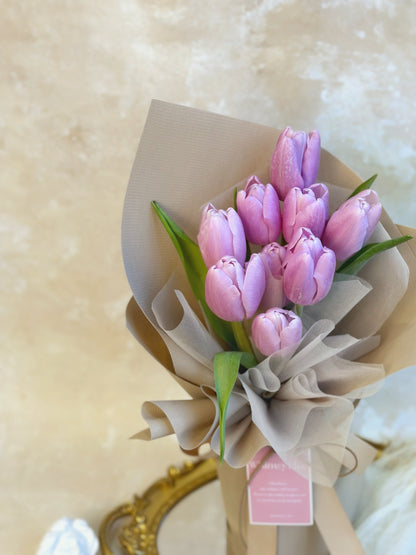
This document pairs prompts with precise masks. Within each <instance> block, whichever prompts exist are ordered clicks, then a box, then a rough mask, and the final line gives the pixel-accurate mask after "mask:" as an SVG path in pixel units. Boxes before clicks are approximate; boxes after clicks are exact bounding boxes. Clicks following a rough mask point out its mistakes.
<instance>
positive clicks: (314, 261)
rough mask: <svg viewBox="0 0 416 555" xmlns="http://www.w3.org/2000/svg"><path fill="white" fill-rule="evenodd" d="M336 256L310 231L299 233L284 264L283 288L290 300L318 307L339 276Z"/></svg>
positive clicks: (301, 230) (303, 228) (292, 242)
mask: <svg viewBox="0 0 416 555" xmlns="http://www.w3.org/2000/svg"><path fill="white" fill-rule="evenodd" d="M335 264H336V260H335V254H334V252H333V251H332V250H330V249H329V248H326V247H323V246H322V243H321V241H320V239H318V238H317V237H315V236H314V235H313V233H312V232H311V231H310V230H309V229H308V228H306V227H301V228H299V229H298V230H297V231H295V233H294V235H293V237H292V240H291V242H290V243H289V244H288V246H287V253H286V258H285V261H284V264H283V286H284V291H285V294H286V296H287V298H288V299H289V300H291V301H292V302H293V303H295V304H299V305H309V304H315V303H317V302H318V301H320V300H321V299H323V298H324V297H325V296H326V295H327V294H328V292H329V290H330V288H331V285H332V282H333V279H334V273H335Z"/></svg>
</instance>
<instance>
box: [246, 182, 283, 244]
mask: <svg viewBox="0 0 416 555" xmlns="http://www.w3.org/2000/svg"><path fill="white" fill-rule="evenodd" d="M237 211H238V215H239V216H240V218H241V221H242V222H243V226H244V231H245V233H246V238H247V241H249V242H250V243H254V244H255V245H265V244H266V243H271V242H272V241H276V239H277V238H278V237H279V235H280V232H281V227H282V226H281V217H280V204H279V197H278V196H277V193H276V191H275V190H274V189H273V187H272V186H271V185H270V183H269V184H267V185H263V184H262V183H261V182H260V180H259V179H258V177H256V176H255V175H253V176H251V177H250V178H249V179H248V181H247V184H246V186H245V189H244V191H239V192H238V194H237Z"/></svg>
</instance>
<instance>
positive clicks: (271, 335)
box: [251, 308, 302, 357]
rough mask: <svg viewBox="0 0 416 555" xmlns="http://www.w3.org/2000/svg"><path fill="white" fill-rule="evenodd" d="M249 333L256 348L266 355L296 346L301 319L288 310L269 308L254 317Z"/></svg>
mask: <svg viewBox="0 0 416 555" xmlns="http://www.w3.org/2000/svg"><path fill="white" fill-rule="evenodd" d="M251 335H252V338H253V342H254V344H255V346H256V347H257V349H258V350H259V351H260V352H261V353H262V354H263V355H264V356H266V357H268V356H270V355H272V354H276V353H278V352H279V351H282V350H287V349H288V348H290V347H292V348H294V347H296V345H297V343H298V342H299V341H300V340H301V339H302V320H301V319H300V318H299V316H297V315H296V314H295V313H294V312H291V311H290V310H283V308H270V309H269V310H268V311H267V312H266V313H265V314H258V315H257V316H256V317H255V318H254V320H253V324H252V326H251Z"/></svg>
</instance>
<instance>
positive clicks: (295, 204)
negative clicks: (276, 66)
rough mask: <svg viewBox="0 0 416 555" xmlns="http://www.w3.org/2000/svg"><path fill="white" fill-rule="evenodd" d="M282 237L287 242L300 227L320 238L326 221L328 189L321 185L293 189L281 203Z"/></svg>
mask: <svg viewBox="0 0 416 555" xmlns="http://www.w3.org/2000/svg"><path fill="white" fill-rule="evenodd" d="M282 215H283V236H284V238H285V239H286V241H287V242H289V241H290V240H291V239H292V235H293V233H294V232H295V231H296V229H299V228H300V227H307V228H309V229H310V230H311V231H312V233H313V234H314V235H315V236H316V237H321V236H322V232H323V230H324V227H325V223H326V221H327V219H328V189H327V188H326V186H325V185H324V184H323V183H315V184H314V185H311V186H310V187H309V188H306V189H303V190H302V189H299V187H294V188H293V189H290V191H289V192H288V193H287V195H286V198H285V200H284V202H283V210H282Z"/></svg>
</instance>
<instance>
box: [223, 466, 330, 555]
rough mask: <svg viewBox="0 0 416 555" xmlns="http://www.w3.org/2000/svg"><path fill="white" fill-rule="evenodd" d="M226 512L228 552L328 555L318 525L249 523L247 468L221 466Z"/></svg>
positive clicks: (271, 554) (246, 554)
mask: <svg viewBox="0 0 416 555" xmlns="http://www.w3.org/2000/svg"><path fill="white" fill-rule="evenodd" d="M218 478H219V480H220V483H221V492H222V496H223V502H224V508H225V513H226V515H227V555H252V554H253V555H254V554H255V553H261V554H262V555H293V553H296V554H298V555H327V554H328V549H327V548H326V546H325V543H324V542H323V540H322V538H321V535H320V533H319V530H318V528H317V526H316V525H313V526H279V527H274V526H256V525H252V524H249V522H248V506H247V496H246V495H245V491H246V484H247V476H246V469H245V467H244V468H237V469H236V468H231V467H230V466H229V465H228V464H226V463H222V464H219V465H218Z"/></svg>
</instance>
